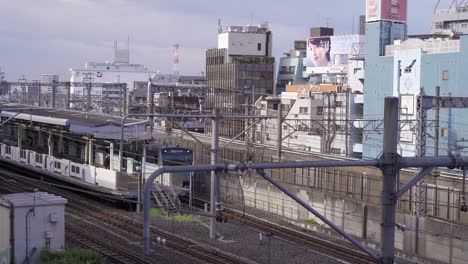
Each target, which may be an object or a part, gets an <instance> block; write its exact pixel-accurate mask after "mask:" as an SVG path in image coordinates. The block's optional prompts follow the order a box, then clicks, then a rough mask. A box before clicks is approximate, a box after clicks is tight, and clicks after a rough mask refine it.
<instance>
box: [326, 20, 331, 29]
mask: <svg viewBox="0 0 468 264" xmlns="http://www.w3.org/2000/svg"><path fill="white" fill-rule="evenodd" d="M330 20H331V18H330V17H326V18H325V23H326V24H327V28H328V27H329V24H330Z"/></svg>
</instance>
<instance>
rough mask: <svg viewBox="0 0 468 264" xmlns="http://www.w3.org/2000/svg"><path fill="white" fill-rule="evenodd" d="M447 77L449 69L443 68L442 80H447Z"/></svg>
mask: <svg viewBox="0 0 468 264" xmlns="http://www.w3.org/2000/svg"><path fill="white" fill-rule="evenodd" d="M448 79H449V71H448V70H444V71H443V72H442V80H444V81H447V80H448Z"/></svg>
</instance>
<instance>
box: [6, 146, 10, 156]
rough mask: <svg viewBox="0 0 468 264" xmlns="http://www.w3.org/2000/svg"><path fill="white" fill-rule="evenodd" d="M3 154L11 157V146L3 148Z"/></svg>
mask: <svg viewBox="0 0 468 264" xmlns="http://www.w3.org/2000/svg"><path fill="white" fill-rule="evenodd" d="M5 153H6V154H8V155H11V146H5Z"/></svg>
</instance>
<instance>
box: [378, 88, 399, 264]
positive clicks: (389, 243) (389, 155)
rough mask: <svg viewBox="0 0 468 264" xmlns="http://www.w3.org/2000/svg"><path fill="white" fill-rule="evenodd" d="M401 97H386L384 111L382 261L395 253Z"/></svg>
mask: <svg viewBox="0 0 468 264" xmlns="http://www.w3.org/2000/svg"><path fill="white" fill-rule="evenodd" d="M398 109H399V99H398V98H397V97H386V98H385V113H384V145H383V156H382V160H383V161H386V162H387V164H389V165H385V166H383V167H382V168H381V170H382V174H383V181H382V198H381V208H382V214H381V217H382V219H381V227H382V232H381V243H382V244H381V252H382V255H381V259H380V261H381V263H383V264H388V263H393V262H394V255H395V205H396V196H395V194H396V191H397V177H398V174H399V170H400V169H399V167H398V164H397V161H398V152H397V145H398V130H399V124H398V117H399V113H398Z"/></svg>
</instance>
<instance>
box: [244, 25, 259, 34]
mask: <svg viewBox="0 0 468 264" xmlns="http://www.w3.org/2000/svg"><path fill="white" fill-rule="evenodd" d="M257 31H258V27H257V26H250V25H249V26H245V27H244V32H249V33H255V32H257Z"/></svg>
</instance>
